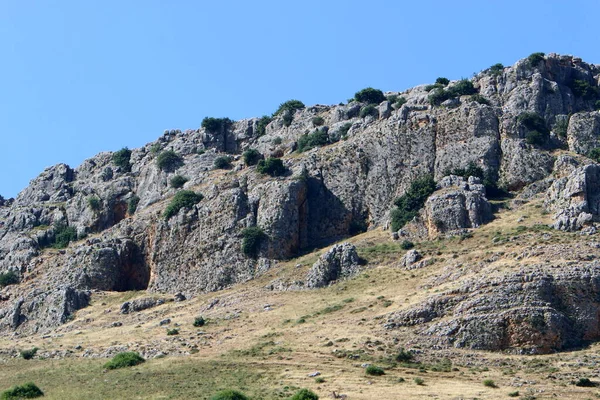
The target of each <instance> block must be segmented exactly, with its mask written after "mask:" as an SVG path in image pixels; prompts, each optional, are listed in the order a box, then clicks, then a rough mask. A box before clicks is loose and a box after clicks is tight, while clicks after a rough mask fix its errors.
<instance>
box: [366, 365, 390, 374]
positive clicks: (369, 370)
mask: <svg viewBox="0 0 600 400" xmlns="http://www.w3.org/2000/svg"><path fill="white" fill-rule="evenodd" d="M365 373H366V374H367V375H372V376H381V375H385V371H384V370H383V368H381V367H377V366H375V365H369V366H368V367H367V368H366V369H365Z"/></svg>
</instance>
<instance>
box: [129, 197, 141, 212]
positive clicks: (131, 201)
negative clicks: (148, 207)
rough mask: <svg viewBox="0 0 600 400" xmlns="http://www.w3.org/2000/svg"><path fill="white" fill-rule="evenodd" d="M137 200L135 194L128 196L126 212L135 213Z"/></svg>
mask: <svg viewBox="0 0 600 400" xmlns="http://www.w3.org/2000/svg"><path fill="white" fill-rule="evenodd" d="M139 202H140V198H139V197H138V196H137V195H135V194H134V195H133V196H131V197H130V198H129V200H128V201H127V212H128V213H129V215H133V214H135V211H136V210H137V206H138V204H139Z"/></svg>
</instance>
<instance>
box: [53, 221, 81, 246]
mask: <svg viewBox="0 0 600 400" xmlns="http://www.w3.org/2000/svg"><path fill="white" fill-rule="evenodd" d="M76 239H77V230H75V228H74V227H72V226H68V225H66V224H64V223H57V224H55V225H54V239H53V240H51V242H50V243H47V245H49V246H51V247H53V248H55V249H64V248H66V247H67V246H68V245H69V243H70V242H72V241H74V240H76Z"/></svg>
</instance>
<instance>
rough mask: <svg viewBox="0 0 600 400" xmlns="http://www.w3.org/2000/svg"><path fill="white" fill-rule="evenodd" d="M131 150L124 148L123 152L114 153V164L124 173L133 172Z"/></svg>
mask: <svg viewBox="0 0 600 400" xmlns="http://www.w3.org/2000/svg"><path fill="white" fill-rule="evenodd" d="M130 160H131V150H129V149H128V148H127V147H123V148H122V149H121V150H119V151H116V152H114V153H113V156H112V162H113V164H115V165H116V166H117V167H119V168H121V171H123V172H130V171H131V163H130Z"/></svg>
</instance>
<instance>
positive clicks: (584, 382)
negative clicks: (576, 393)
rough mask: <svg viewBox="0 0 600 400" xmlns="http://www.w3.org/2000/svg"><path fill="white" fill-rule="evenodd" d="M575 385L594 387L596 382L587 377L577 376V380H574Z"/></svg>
mask: <svg viewBox="0 0 600 400" xmlns="http://www.w3.org/2000/svg"><path fill="white" fill-rule="evenodd" d="M575 386H579V387H596V386H597V384H596V383H594V382H592V381H591V380H590V379H589V378H579V380H578V381H577V382H575Z"/></svg>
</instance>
